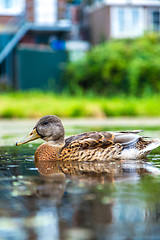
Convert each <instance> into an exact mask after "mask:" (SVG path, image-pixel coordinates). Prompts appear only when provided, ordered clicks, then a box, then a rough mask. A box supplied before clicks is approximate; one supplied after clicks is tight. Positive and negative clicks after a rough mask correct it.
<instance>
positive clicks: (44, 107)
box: [0, 92, 160, 118]
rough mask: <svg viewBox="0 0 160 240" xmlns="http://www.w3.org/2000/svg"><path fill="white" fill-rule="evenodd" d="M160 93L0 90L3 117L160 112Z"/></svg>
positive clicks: (134, 114)
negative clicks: (77, 93) (75, 93)
mask: <svg viewBox="0 0 160 240" xmlns="http://www.w3.org/2000/svg"><path fill="white" fill-rule="evenodd" d="M159 106H160V96H158V95H154V96H152V97H151V96H150V97H143V98H135V97H127V96H126V97H125V96H123V97H122V96H115V97H112V98H107V97H98V96H69V95H65V94H62V95H56V94H53V93H45V92H13V93H1V94H0V117H1V118H38V117H41V116H44V115H47V114H55V115H58V116H59V117H105V116H107V117H120V116H140V117H143V116H149V117H156V116H160V107H159Z"/></svg>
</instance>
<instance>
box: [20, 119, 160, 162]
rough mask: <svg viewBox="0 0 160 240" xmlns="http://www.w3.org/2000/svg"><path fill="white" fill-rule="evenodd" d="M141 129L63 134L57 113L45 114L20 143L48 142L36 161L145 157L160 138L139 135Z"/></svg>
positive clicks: (37, 152)
mask: <svg viewBox="0 0 160 240" xmlns="http://www.w3.org/2000/svg"><path fill="white" fill-rule="evenodd" d="M140 132H141V130H133V131H121V132H86V133H81V134H77V135H74V136H71V137H68V138H66V139H65V138H64V136H65V133H64V127H63V125H62V122H61V120H60V119H59V118H58V117H57V116H52V115H49V116H44V117H42V118H41V119H40V120H39V121H38V122H37V124H36V125H35V127H34V129H33V130H32V131H31V133H30V134H29V135H28V136H27V137H26V138H25V139H23V140H21V141H19V142H18V143H17V145H20V144H23V143H26V142H29V141H32V140H35V139H37V138H42V139H43V140H45V141H46V143H44V144H42V145H40V146H39V147H38V148H37V150H36V152H35V160H36V161H64V162H65V161H77V162H78V161H80V162H83V161H110V160H111V159H139V158H144V157H146V156H147V154H148V153H149V152H150V151H151V150H152V149H154V148H156V147H158V146H159V145H160V140H159V139H153V140H151V139H148V138H144V137H142V136H140V135H139V133H140Z"/></svg>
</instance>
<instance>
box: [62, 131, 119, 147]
mask: <svg viewBox="0 0 160 240" xmlns="http://www.w3.org/2000/svg"><path fill="white" fill-rule="evenodd" d="M113 139H114V135H113V134H112V133H110V132H86V133H82V134H77V135H74V136H71V137H69V138H67V139H66V140H65V147H66V148H67V147H71V148H74V147H80V148H82V149H86V148H97V147H101V148H106V147H107V146H110V145H113V144H114V142H113Z"/></svg>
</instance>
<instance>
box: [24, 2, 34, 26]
mask: <svg viewBox="0 0 160 240" xmlns="http://www.w3.org/2000/svg"><path fill="white" fill-rule="evenodd" d="M26 19H27V21H29V22H34V0H26Z"/></svg>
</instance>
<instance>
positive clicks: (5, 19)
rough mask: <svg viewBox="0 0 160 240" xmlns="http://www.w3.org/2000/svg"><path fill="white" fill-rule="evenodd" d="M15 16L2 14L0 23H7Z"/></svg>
mask: <svg viewBox="0 0 160 240" xmlns="http://www.w3.org/2000/svg"><path fill="white" fill-rule="evenodd" d="M13 18H15V17H13V16H0V24H6V23H8V22H9V21H10V20H11V19H13Z"/></svg>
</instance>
